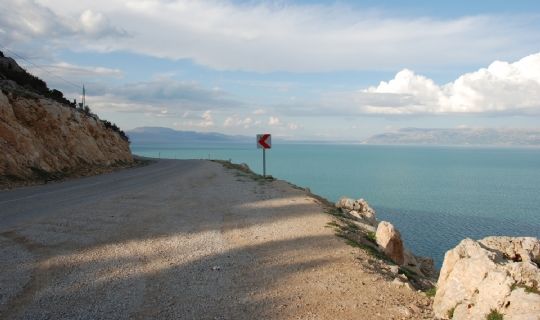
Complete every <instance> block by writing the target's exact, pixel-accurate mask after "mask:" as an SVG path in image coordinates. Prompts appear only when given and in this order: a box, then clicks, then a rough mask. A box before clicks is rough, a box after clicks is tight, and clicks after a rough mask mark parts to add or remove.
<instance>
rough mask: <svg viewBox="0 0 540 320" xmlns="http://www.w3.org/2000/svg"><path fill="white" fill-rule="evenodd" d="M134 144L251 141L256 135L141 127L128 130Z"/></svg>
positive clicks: (253, 140)
mask: <svg viewBox="0 0 540 320" xmlns="http://www.w3.org/2000/svg"><path fill="white" fill-rule="evenodd" d="M127 135H128V136H129V138H130V140H131V142H132V143H134V144H138V143H179V142H180V143H181V142H183V143H188V142H189V143H221V142H250V143H255V137H247V136H239V135H235V136H232V135H226V134H222V133H216V132H195V131H177V130H173V129H170V128H163V127H140V128H135V129H133V130H130V131H128V132H127Z"/></svg>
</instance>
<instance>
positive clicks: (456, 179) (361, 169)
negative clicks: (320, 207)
mask: <svg viewBox="0 0 540 320" xmlns="http://www.w3.org/2000/svg"><path fill="white" fill-rule="evenodd" d="M132 150H133V152H134V153H135V154H139V155H144V156H151V157H158V155H160V156H161V157H162V158H178V159H193V158H195V159H199V158H202V159H208V158H211V159H225V160H228V159H231V160H232V161H233V162H237V163H240V162H245V163H247V164H248V165H249V166H250V168H252V169H253V170H254V171H257V172H259V173H261V172H262V154H261V152H262V151H261V150H258V149H256V148H255V146H254V145H232V144H223V145H211V146H210V145H202V146H201V145H199V146H194V145H192V146H173V145H153V146H144V145H136V144H135V145H132ZM266 156H267V158H266V159H267V173H268V174H271V175H273V176H274V177H277V178H280V179H286V180H288V181H291V182H293V183H295V184H297V185H300V186H305V187H309V188H310V189H311V190H312V191H313V192H314V193H317V194H319V195H322V196H324V197H326V198H328V199H329V200H332V201H335V200H337V199H339V197H341V196H349V197H352V198H360V197H362V198H365V199H366V200H368V202H369V203H370V204H371V205H372V206H373V207H374V208H375V209H376V211H377V214H378V218H379V219H382V220H388V221H391V222H392V223H393V224H395V225H396V226H397V227H398V228H399V230H400V231H401V233H402V236H403V238H404V240H405V243H406V245H407V246H408V247H409V248H411V249H412V250H413V251H414V252H415V253H417V254H420V255H426V256H431V257H433V258H434V259H435V261H436V263H437V265H438V267H440V264H441V262H442V259H443V256H444V253H445V252H446V250H448V249H450V248H452V247H454V246H455V245H456V244H457V243H458V242H459V241H460V240H461V239H463V238H465V237H470V238H473V239H478V238H482V237H485V236H488V235H511V236H512V235H520V236H535V237H540V149H513V148H512V149H511V148H507V149H495V148H446V147H396V146H365V145H309V144H302V145H293V144H284V145H278V144H274V146H273V149H271V150H269V151H267V153H266Z"/></svg>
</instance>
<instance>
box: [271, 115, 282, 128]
mask: <svg viewBox="0 0 540 320" xmlns="http://www.w3.org/2000/svg"><path fill="white" fill-rule="evenodd" d="M268 125H270V126H279V125H281V121H280V120H279V118H278V117H274V116H271V117H270V118H269V119H268Z"/></svg>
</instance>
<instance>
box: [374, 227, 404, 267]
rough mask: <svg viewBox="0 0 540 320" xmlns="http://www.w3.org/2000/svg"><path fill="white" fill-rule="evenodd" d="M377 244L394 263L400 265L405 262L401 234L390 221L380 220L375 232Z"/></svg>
mask: <svg viewBox="0 0 540 320" xmlns="http://www.w3.org/2000/svg"><path fill="white" fill-rule="evenodd" d="M375 238H376V240H377V244H378V245H379V246H380V247H381V249H382V250H383V252H384V253H385V254H386V255H387V256H388V257H389V258H390V259H392V260H393V261H394V262H395V263H397V264H399V265H402V264H403V263H404V262H405V254H404V247H403V241H402V240H401V234H400V233H399V231H398V230H397V229H396V228H395V227H394V225H392V224H391V223H390V222H387V221H381V222H380V223H379V225H378V226H377V232H376V234H375Z"/></svg>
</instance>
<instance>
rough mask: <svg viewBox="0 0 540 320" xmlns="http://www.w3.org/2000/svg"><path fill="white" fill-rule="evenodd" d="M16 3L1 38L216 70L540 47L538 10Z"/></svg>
mask: <svg viewBox="0 0 540 320" xmlns="http://www.w3.org/2000/svg"><path fill="white" fill-rule="evenodd" d="M6 1H7V2H8V4H9V5H8V6H7V7H17V8H18V9H19V10H2V12H3V13H0V29H3V30H7V34H8V35H3V34H2V33H0V40H2V39H5V38H6V37H7V38H9V39H10V42H14V43H18V42H24V41H27V40H29V39H34V40H38V41H36V44H37V45H38V44H39V43H42V42H44V43H46V45H49V46H50V45H53V46H64V47H72V46H73V45H74V44H73V42H72V41H71V38H70V36H73V35H77V36H80V37H86V38H80V40H81V41H80V42H78V43H77V48H78V49H79V50H81V49H93V50H101V51H111V50H125V51H131V52H136V53H141V54H147V55H152V56H156V57H166V58H171V59H183V58H187V59H192V60H194V61H195V62H197V63H199V64H202V65H205V66H208V67H211V68H214V69H227V70H248V71H263V72H267V71H279V70H285V71H292V72H318V71H334V70H365V69H378V70H380V69H385V70H389V69H397V68H400V67H402V66H408V67H410V68H416V67H419V66H423V67H433V66H437V67H440V66H455V65H463V64H467V65H471V64H475V63H485V61H489V60H494V59H496V58H505V59H508V58H512V59H513V58H515V57H516V56H518V55H524V54H526V52H532V51H537V50H538V49H539V48H538V43H540V33H538V32H531V26H532V25H534V24H535V23H537V22H538V17H537V16H534V15H531V16H512V15H506V16H472V17H459V18H451V19H434V18H428V17H405V16H395V15H389V14H385V13H382V12H378V11H374V10H365V9H357V8H351V7H348V6H346V5H340V4H334V5H306V4H302V5H292V4H283V3H281V2H266V3H259V2H249V3H247V4H246V3H243V4H238V3H235V2H233V1H218V0H210V1H196V0H183V1H168V0H152V1H139V0H137V1H135V0H132V1H124V0H109V1H104V0H96V1H92V2H87V1H66V0H41V1H40V2H39V3H37V2H34V1H31V0H19V1H15V0H4V2H6ZM71 26H73V27H71ZM124 30H126V31H124ZM127 34H129V36H128V37H126V35H127ZM111 36H113V37H114V39H111ZM66 37H67V38H66ZM97 38H99V39H97ZM85 39H86V41H85ZM40 41H41V42H40ZM464 48H466V50H465V49H464ZM261 57H263V58H261Z"/></svg>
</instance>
